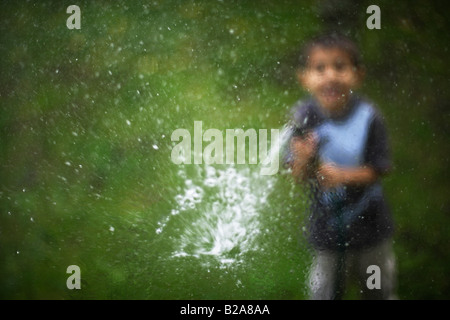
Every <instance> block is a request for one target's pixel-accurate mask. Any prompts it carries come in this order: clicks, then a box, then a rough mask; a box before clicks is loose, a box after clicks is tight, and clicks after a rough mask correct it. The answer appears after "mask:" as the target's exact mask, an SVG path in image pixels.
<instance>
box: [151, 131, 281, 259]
mask: <svg viewBox="0 0 450 320" xmlns="http://www.w3.org/2000/svg"><path fill="white" fill-rule="evenodd" d="M289 136H290V130H289V129H288V128H283V129H282V130H281V134H280V135H279V139H280V140H279V143H275V144H273V147H272V148H271V149H270V150H269V157H279V154H280V149H281V148H283V147H284V145H285V143H286V142H287V140H288V138H289ZM190 169H193V170H194V174H192V173H191V174H189V178H190V179H189V178H188V174H187V170H186V167H185V166H180V169H179V172H178V174H179V176H181V177H183V178H185V182H184V187H183V188H182V190H181V192H179V193H178V194H177V195H176V196H175V198H174V200H175V202H176V206H175V207H174V209H172V211H171V214H170V215H167V216H166V217H165V218H163V219H162V220H161V221H160V222H159V223H158V228H157V230H156V232H157V233H162V232H163V230H164V228H165V227H166V226H167V224H168V223H169V221H170V220H171V219H181V221H183V225H184V227H183V230H181V234H180V236H179V237H178V238H177V239H176V240H175V247H176V249H175V251H174V252H173V253H172V257H185V256H190V257H197V258H200V257H205V256H210V257H215V258H216V259H217V260H218V261H219V262H220V263H222V264H231V263H239V262H241V261H242V258H243V256H244V255H245V254H246V253H247V252H249V251H251V250H258V241H257V237H258V234H259V233H260V232H261V225H260V219H259V218H260V214H261V212H262V210H263V209H264V208H265V206H266V202H267V199H268V196H269V195H270V193H271V192H272V191H273V187H274V184H275V181H276V176H267V175H261V174H260V170H259V169H260V168H259V167H258V166H245V165H227V166H212V165H206V164H204V165H197V166H194V167H192V166H191V167H190Z"/></svg>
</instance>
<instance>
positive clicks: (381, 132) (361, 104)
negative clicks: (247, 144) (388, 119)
mask: <svg viewBox="0 0 450 320" xmlns="http://www.w3.org/2000/svg"><path fill="white" fill-rule="evenodd" d="M300 60H301V61H300V63H301V65H300V68H299V70H298V72H297V75H298V79H299V81H300V84H301V85H302V86H303V88H305V89H306V90H307V91H308V92H309V93H310V95H311V98H310V99H309V100H307V101H301V102H299V103H298V104H297V105H296V106H295V107H294V109H293V115H292V119H291V120H292V124H293V127H294V133H293V136H292V137H291V140H290V153H289V165H290V168H291V170H292V174H293V176H294V178H295V179H296V181H298V182H309V184H308V185H309V186H310V187H311V192H312V194H313V197H312V203H311V215H310V217H309V221H308V222H309V237H308V239H309V241H310V243H311V245H312V247H313V248H314V249H315V255H314V262H313V267H312V270H311V274H310V279H309V280H310V281H309V288H310V291H311V299H339V298H342V295H343V293H344V292H345V287H346V284H347V282H348V280H351V279H353V280H356V282H357V283H358V284H359V292H360V293H361V294H362V297H363V298H367V299H391V298H393V297H394V284H395V261H394V255H393V251H392V240H391V238H392V234H393V223H392V220H391V213H390V211H389V208H388V205H387V203H386V201H385V198H384V195H383V190H382V187H381V183H380V178H381V177H382V176H383V175H385V174H386V173H388V171H389V170H390V168H391V160H390V155H389V150H388V139H387V133H386V129H385V126H384V123H383V118H382V116H381V115H380V113H379V111H378V110H377V109H376V108H375V107H374V106H373V104H372V103H371V102H368V101H366V100H365V99H363V98H361V97H359V96H357V95H356V94H355V93H354V90H356V89H357V88H358V87H359V86H360V85H361V83H362V81H363V78H364V67H363V65H362V64H361V61H360V56H359V52H358V49H357V47H356V45H355V44H354V43H353V42H352V41H351V40H349V39H348V38H346V37H344V36H342V35H338V34H328V35H324V36H320V37H317V38H315V39H313V40H312V41H311V42H309V43H308V44H307V45H306V47H305V48H304V51H303V53H302V55H301V59H300ZM369 266H376V267H379V272H378V273H373V271H371V270H372V269H369V271H368V267H369ZM369 277H370V279H369ZM368 279H369V281H368ZM378 280H379V281H378ZM368 282H370V283H369V285H368ZM377 282H378V283H377ZM374 286H375V287H374Z"/></svg>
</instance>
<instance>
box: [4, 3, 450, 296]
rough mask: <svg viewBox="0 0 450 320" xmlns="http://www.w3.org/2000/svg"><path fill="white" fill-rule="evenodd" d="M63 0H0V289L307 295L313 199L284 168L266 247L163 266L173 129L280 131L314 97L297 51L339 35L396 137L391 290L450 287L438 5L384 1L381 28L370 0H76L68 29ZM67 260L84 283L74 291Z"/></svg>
mask: <svg viewBox="0 0 450 320" xmlns="http://www.w3.org/2000/svg"><path fill="white" fill-rule="evenodd" d="M70 4H74V3H69V2H66V1H28V2H20V3H19V2H12V1H6V2H2V3H1V5H0V8H1V10H0V56H1V59H0V70H1V75H0V101H1V116H0V128H1V134H0V139H1V140H0V141H1V144H0V147H1V153H0V161H1V167H0V179H1V190H0V208H1V211H0V298H2V299H191V298H192V299H234V298H236V299H303V298H305V297H306V295H305V285H304V281H305V276H306V272H307V268H308V261H309V253H308V251H307V249H306V248H305V245H304V243H303V242H304V241H303V238H302V236H301V225H302V222H301V220H302V211H303V210H302V206H303V203H302V201H299V199H301V196H299V195H298V194H299V193H300V192H301V190H299V189H298V187H295V186H293V185H292V183H291V181H290V180H289V179H284V178H282V177H281V178H279V179H278V181H277V184H276V186H277V190H278V191H277V192H275V193H274V194H272V195H271V196H270V197H269V201H268V202H269V204H268V205H267V208H266V209H265V210H264V212H262V214H261V221H262V226H263V228H264V233H263V236H261V239H260V243H261V246H262V248H263V249H264V250H261V251H256V252H253V253H250V254H249V256H248V257H247V260H246V264H245V265H243V266H238V267H235V268H233V267H226V268H222V267H220V266H218V265H217V264H216V262H214V261H211V262H210V264H209V265H210V267H209V268H204V267H201V266H200V264H199V261H198V259H196V258H193V257H185V258H183V259H182V260H173V259H169V254H170V252H172V250H173V248H172V247H171V246H173V241H172V240H173V239H174V238H176V237H177V234H178V233H179V231H180V228H181V227H182V226H178V227H176V226H174V227H173V228H172V229H168V231H167V232H164V233H162V234H160V235H158V234H156V233H155V229H156V228H157V222H158V221H161V219H163V218H164V216H166V215H168V214H170V210H171V209H172V208H173V206H174V200H173V199H174V197H175V196H176V195H177V192H179V190H180V188H181V187H182V186H183V183H184V181H183V180H182V178H181V177H180V176H179V175H178V173H177V170H178V168H177V166H175V165H174V164H173V163H171V161H170V152H171V148H172V146H173V143H172V142H171V141H170V135H171V133H172V132H173V130H175V129H177V128H187V129H188V130H192V126H193V121H194V120H202V121H203V123H204V126H205V127H208V128H218V129H225V128H280V127H281V126H282V125H283V124H284V122H285V120H286V113H287V111H288V110H289V109H290V107H291V106H292V104H293V103H294V102H295V101H296V100H298V99H299V98H300V97H302V96H303V95H304V92H302V90H301V89H300V88H299V87H298V85H297V83H296V80H295V74H294V73H295V68H294V65H295V56H296V54H297V53H298V49H299V47H300V46H301V44H302V43H303V41H304V40H305V39H306V38H308V37H310V36H312V35H315V34H317V33H318V32H320V31H323V30H325V29H328V28H333V29H335V28H338V29H341V30H343V31H344V32H346V33H347V34H349V35H350V36H351V37H353V38H354V39H355V40H356V41H357V42H358V43H359V44H360V46H361V51H362V53H363V57H364V61H365V63H366V66H367V71H368V73H367V79H366V82H365V85H364V87H363V88H362V90H361V91H362V93H364V94H365V95H367V96H368V97H370V98H371V99H372V100H373V101H375V102H376V103H377V104H378V105H379V107H380V109H381V110H382V112H383V114H384V116H385V119H386V122H387V124H388V127H389V130H390V134H391V141H392V152H393V158H394V161H395V171H394V172H393V174H392V175H390V176H389V177H387V178H386V179H385V183H384V184H385V188H386V193H387V194H388V198H389V200H390V202H391V205H392V209H393V213H394V217H395V221H396V225H397V230H396V234H395V250H396V254H397V259H398V261H397V263H398V275H399V283H398V295H399V297H400V298H401V299H447V298H449V297H450V276H449V274H448V271H447V270H448V267H449V266H450V261H449V259H448V252H450V241H449V240H450V232H449V225H450V216H449V212H450V202H449V200H448V194H449V183H448V181H449V176H448V170H447V168H448V161H449V152H448V151H449V150H448V140H447V135H448V123H449V120H450V119H449V115H450V113H449V105H448V104H449V102H448V101H449V93H448V90H447V88H448V79H449V78H450V74H449V70H448V54H449V53H448V51H449V44H450V42H449V34H448V32H446V30H448V21H450V20H449V17H448V11H446V10H444V9H443V5H442V4H441V3H440V2H433V1H414V2H413V1H404V2H401V3H395V4H394V3H392V2H387V1H379V2H378V3H377V5H378V6H379V7H380V8H381V25H382V28H381V29H380V30H369V29H367V28H366V24H365V21H366V19H367V17H368V14H366V8H367V6H369V5H370V4H372V3H369V2H368V1H362V2H358V4H354V3H352V2H351V1H339V3H338V4H336V3H334V4H333V2H331V1H301V2H300V1H299V2H298V3H297V2H294V1H262V2H261V1H194V0H192V1H158V0H157V1H150V2H145V3H142V4H138V2H128V1H116V2H112V1H111V2H109V1H78V2H77V3H76V4H77V5H78V6H79V7H80V8H81V19H82V20H81V29H80V30H69V29H67V27H66V19H67V18H68V17H69V15H68V14H67V13H66V8H67V6H69V5H70ZM198 214H201V213H198ZM192 219H195V216H194V217H192ZM180 223H181V224H183V223H188V221H182V222H180ZM111 230H113V231H111ZM71 264H76V265H79V266H80V268H81V271H82V289H81V290H77V291H70V290H68V289H67V288H66V279H67V277H68V274H66V268H67V266H69V265H71ZM350 298H351V296H350Z"/></svg>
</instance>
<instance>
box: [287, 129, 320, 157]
mask: <svg viewBox="0 0 450 320" xmlns="http://www.w3.org/2000/svg"><path fill="white" fill-rule="evenodd" d="M290 147H291V151H292V153H293V154H294V157H295V158H296V159H297V160H301V161H302V162H303V161H304V162H308V161H309V160H310V159H311V158H312V157H313V156H314V154H315V152H316V149H317V136H316V135H315V134H314V133H308V134H307V135H306V136H305V137H293V138H292V140H291V145H290Z"/></svg>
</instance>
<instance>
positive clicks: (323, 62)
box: [298, 47, 363, 115]
mask: <svg viewBox="0 0 450 320" xmlns="http://www.w3.org/2000/svg"><path fill="white" fill-rule="evenodd" d="M298 77H299V80H300V82H301V84H302V85H303V87H304V88H305V89H307V90H308V91H309V92H311V94H312V95H313V96H314V97H315V98H316V99H317V101H318V102H319V104H320V106H321V107H322V108H323V109H324V111H326V112H327V113H329V114H330V115H339V114H340V113H341V112H343V111H344V110H345V106H346V105H347V102H348V100H349V98H350V93H351V90H353V89H355V88H356V87H358V86H359V84H360V83H361V81H362V78H363V72H362V70H360V69H357V68H356V67H355V66H354V65H353V63H352V61H351V59H350V56H349V55H348V54H347V53H346V52H345V51H344V50H341V49H339V48H323V47H316V48H313V49H312V50H311V52H310V55H309V60H308V63H307V66H306V68H305V69H304V70H301V71H299V73H298Z"/></svg>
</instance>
